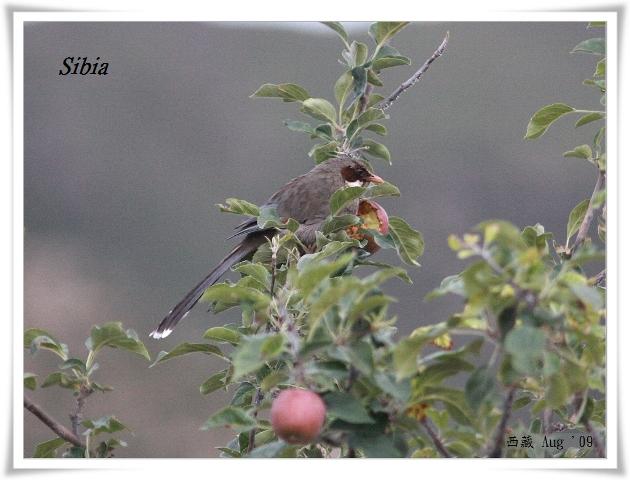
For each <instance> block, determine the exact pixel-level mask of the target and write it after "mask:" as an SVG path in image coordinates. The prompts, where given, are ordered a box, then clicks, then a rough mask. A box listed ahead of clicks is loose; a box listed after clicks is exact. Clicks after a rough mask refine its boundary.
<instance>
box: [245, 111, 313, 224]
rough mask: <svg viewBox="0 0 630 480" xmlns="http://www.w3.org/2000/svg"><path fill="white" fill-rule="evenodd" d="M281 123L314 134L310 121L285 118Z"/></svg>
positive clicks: (293, 130)
mask: <svg viewBox="0 0 630 480" xmlns="http://www.w3.org/2000/svg"><path fill="white" fill-rule="evenodd" d="M282 123H284V125H285V126H286V127H287V128H288V129H289V130H291V131H292V132H303V133H308V134H309V135H316V132H315V129H314V128H313V126H312V125H311V124H310V123H306V122H299V121H297V120H285V121H284V122H282ZM255 216H258V213H256V215H255Z"/></svg>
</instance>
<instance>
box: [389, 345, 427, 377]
mask: <svg viewBox="0 0 630 480" xmlns="http://www.w3.org/2000/svg"><path fill="white" fill-rule="evenodd" d="M426 342H427V339H426V338H423V337H415V338H414V337H407V338H403V339H402V340H401V341H400V342H399V343H398V345H396V347H395V349H394V357H393V360H394V370H395V371H396V379H397V380H398V381H400V380H402V379H405V378H407V377H410V376H412V375H414V374H415V373H416V372H417V371H418V354H419V353H420V350H421V349H422V346H423V345H424V344H425V343H426Z"/></svg>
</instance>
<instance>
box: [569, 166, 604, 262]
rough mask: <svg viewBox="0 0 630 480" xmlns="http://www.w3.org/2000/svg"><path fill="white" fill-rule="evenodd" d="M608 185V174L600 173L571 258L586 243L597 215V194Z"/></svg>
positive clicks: (571, 250) (571, 252)
mask: <svg viewBox="0 0 630 480" xmlns="http://www.w3.org/2000/svg"><path fill="white" fill-rule="evenodd" d="M605 185H606V172H603V171H601V170H600V171H599V174H598V175H597V182H596V183H595V188H594V189H593V194H592V195H591V199H590V200H589V202H588V207H587V209H586V213H585V214H584V218H583V219H582V223H581V224H580V228H579V229H578V233H577V235H576V236H575V240H574V241H573V245H571V248H570V249H569V251H568V252H567V253H568V256H569V257H571V255H573V254H574V253H575V250H576V249H577V248H578V247H579V246H580V245H582V243H584V240H586V236H587V235H588V231H589V229H590V227H591V222H592V221H593V216H594V215H595V211H596V210H597V209H596V208H595V201H596V199H597V194H598V193H599V192H600V190H601V189H602V188H603V187H604V186H605Z"/></svg>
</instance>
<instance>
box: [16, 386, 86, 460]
mask: <svg viewBox="0 0 630 480" xmlns="http://www.w3.org/2000/svg"><path fill="white" fill-rule="evenodd" d="M24 408H26V409H27V410H28V411H29V412H31V413H32V414H33V415H35V416H36V417H37V418H39V419H40V420H41V421H42V422H43V423H44V425H46V426H47V427H48V428H50V429H51V430H52V431H53V432H55V433H56V434H57V435H58V436H59V437H60V438H63V439H64V440H65V441H66V442H69V443H71V444H72V445H74V446H75V447H81V448H85V444H84V443H83V442H82V441H81V439H80V438H79V437H78V435H75V434H74V433H73V432H71V431H70V430H68V429H67V428H66V427H64V426H63V425H62V424H61V423H59V422H58V421H57V420H55V419H54V418H52V417H51V416H50V414H48V412H46V411H45V410H44V409H43V408H42V407H40V406H39V405H37V404H35V403H33V401H32V400H31V399H30V398H28V397H27V396H26V395H24Z"/></svg>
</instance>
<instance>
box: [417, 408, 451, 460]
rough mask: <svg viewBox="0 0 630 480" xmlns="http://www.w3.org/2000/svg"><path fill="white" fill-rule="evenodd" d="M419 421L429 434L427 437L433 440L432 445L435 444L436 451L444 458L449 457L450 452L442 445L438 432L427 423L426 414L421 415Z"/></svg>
mask: <svg viewBox="0 0 630 480" xmlns="http://www.w3.org/2000/svg"><path fill="white" fill-rule="evenodd" d="M420 423H421V424H422V426H423V427H424V429H425V430H426V431H427V433H428V434H429V437H431V441H433V445H435V448H437V451H438V452H440V455H442V456H443V457H444V458H451V454H450V453H448V450H447V449H446V447H445V446H444V443H442V440H441V439H440V437H439V436H438V434H437V433H436V432H435V431H434V430H433V428H431V425H430V424H429V421H428V420H427V417H426V416H425V417H423V418H422V420H420Z"/></svg>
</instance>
